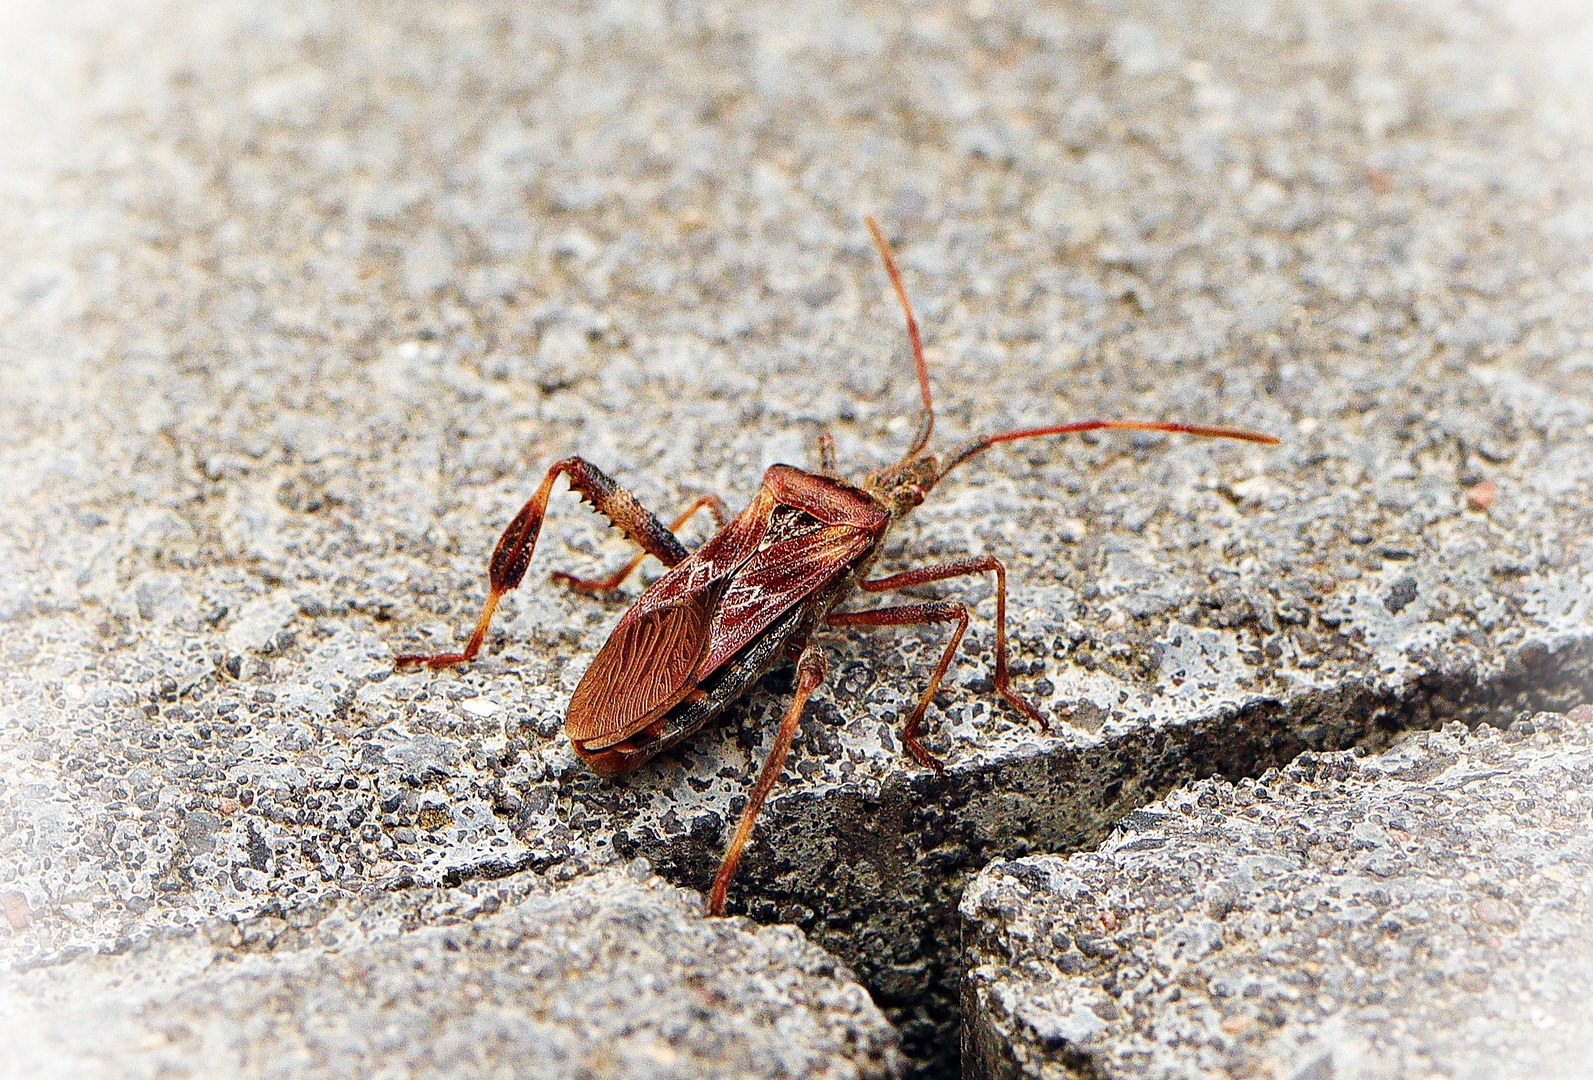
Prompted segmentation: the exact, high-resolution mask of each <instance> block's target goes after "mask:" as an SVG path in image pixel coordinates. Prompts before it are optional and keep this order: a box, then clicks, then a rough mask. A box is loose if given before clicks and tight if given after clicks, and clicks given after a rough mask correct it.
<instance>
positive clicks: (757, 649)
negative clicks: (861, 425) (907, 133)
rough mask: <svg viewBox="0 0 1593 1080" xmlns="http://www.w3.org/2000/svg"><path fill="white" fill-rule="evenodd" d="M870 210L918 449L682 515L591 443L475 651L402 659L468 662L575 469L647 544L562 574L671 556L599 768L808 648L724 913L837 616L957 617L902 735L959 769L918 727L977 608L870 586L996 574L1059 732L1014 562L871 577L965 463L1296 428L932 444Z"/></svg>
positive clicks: (604, 718)
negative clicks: (1015, 607) (1035, 658)
mask: <svg viewBox="0 0 1593 1080" xmlns="http://www.w3.org/2000/svg"><path fill="white" fill-rule="evenodd" d="M866 220H867V222H868V227H869V230H870V231H871V232H872V233H873V234H874V242H875V244H877V245H878V247H879V251H880V255H881V256H882V257H883V258H884V260H885V269H886V271H887V272H888V273H889V275H890V279H891V284H892V285H893V286H894V287H895V290H896V295H897V298H898V299H899V300H900V301H901V305H902V310H903V311H904V312H905V313H906V316H907V334H908V337H909V339H910V340H911V342H912V347H913V361H914V363H915V364H916V365H917V367H918V388H919V392H920V393H921V394H922V396H923V413H922V415H921V417H920V420H919V424H918V432H917V434H916V436H915V437H914V439H913V443H912V445H911V446H910V447H909V448H908V450H907V453H906V454H904V455H903V456H902V459H901V460H900V461H898V462H896V464H894V465H890V466H886V467H884V468H879V469H875V470H873V471H872V472H869V473H867V474H865V475H864V476H863V478H862V480H861V482H859V483H856V484H852V483H848V482H846V481H845V480H842V479H840V478H839V477H838V476H837V475H836V469H835V447H834V443H833V441H832V440H831V439H830V438H829V437H828V435H821V436H820V437H819V471H818V472H806V471H804V470H802V469H798V468H795V467H794V466H791V465H775V466H773V467H772V468H770V469H769V470H768V472H766V473H764V475H763V486H762V487H761V488H760V489H759V491H758V494H757V496H756V497H754V498H753V500H752V503H751V505H749V506H748V507H747V508H746V509H745V510H743V511H741V513H739V514H737V515H736V516H735V517H734V518H733V519H731V520H730V521H729V522H728V523H726V522H725V519H724V508H723V504H722V503H721V502H720V501H719V499H718V498H717V497H715V496H712V495H704V496H701V497H700V498H698V499H697V500H696V501H695V502H693V503H692V504H691V505H690V506H688V507H687V508H686V510H685V512H684V513H682V514H681V515H680V517H678V518H677V519H676V520H675V521H674V522H673V524H671V525H670V527H669V528H665V527H664V525H663V523H661V522H660V521H659V520H658V519H657V518H656V517H654V516H653V515H652V514H651V513H650V512H648V510H647V509H646V508H645V507H643V506H642V505H641V503H639V502H637V501H636V498H635V497H634V496H633V495H631V493H630V492H628V491H626V490H625V489H624V488H621V487H620V486H619V485H618V484H616V483H615V482H614V481H613V480H611V479H609V478H608V476H606V475H604V473H603V472H602V471H601V470H599V469H598V468H597V467H596V466H595V465H592V464H591V463H590V462H587V461H583V460H582V459H581V458H578V457H572V458H566V459H565V460H563V461H560V462H558V463H557V464H556V465H554V466H553V467H552V468H551V469H549V470H548V474H547V477H546V479H544V480H543V481H542V486H541V487H539V488H537V490H536V493H535V494H534V495H532V496H531V499H530V501H528V502H527V503H526V504H525V506H524V507H523V508H522V509H521V511H520V513H519V514H517V515H516V516H515V518H514V520H513V521H511V522H510V523H509V527H508V528H507V529H505V530H504V531H503V536H502V537H501V538H500V539H499V540H498V546H497V548H496V549H494V551H493V553H492V561H491V563H490V564H489V569H488V585H489V591H488V593H487V602H486V605H485V607H484V608H483V610H482V612H481V618H480V619H479V620H478V621H477V623H476V629H475V632H474V633H473V634H471V635H470V641H469V643H468V644H467V645H466V646H465V649H464V651H463V652H457V653H441V654H438V655H434V656H426V655H415V654H408V655H404V656H400V657H398V658H397V662H398V663H399V664H411V663H419V664H427V665H429V666H431V667H434V668H440V667H447V666H449V665H453V664H462V663H465V662H466V661H468V660H470V659H471V658H472V657H474V656H475V655H476V653H477V651H478V650H479V649H480V648H481V642H482V640H483V638H485V637H486V634H487V626H488V623H489V622H490V621H491V619H492V613H493V610H494V609H495V608H496V607H497V605H498V600H499V598H500V597H502V596H503V594H504V593H506V592H508V591H509V590H510V589H513V588H515V587H516V586H518V585H519V584H520V580H521V578H523V577H524V576H525V570H526V565H527V563H529V562H530V561H531V552H532V549H533V548H534V547H535V545H536V540H537V533H538V532H539V531H540V530H541V528H542V517H543V515H544V513H545V512H546V511H547V505H548V496H549V495H550V494H551V493H552V491H553V481H554V479H555V478H556V477H558V476H559V475H560V474H561V473H562V474H563V475H565V476H566V477H568V478H569V482H570V487H571V489H572V490H574V491H575V492H576V493H577V494H579V495H580V496H581V498H582V499H584V500H586V501H587V502H589V503H591V504H592V506H593V507H594V508H595V509H596V510H597V511H598V512H599V513H601V514H603V515H604V516H605V517H607V518H608V519H609V520H610V521H611V522H613V523H614V524H615V525H617V526H618V527H619V528H620V529H621V530H623V531H624V532H625V534H626V535H627V536H629V537H630V538H631V539H632V540H633V541H635V542H636V543H637V544H639V545H641V548H642V551H641V552H640V553H639V554H637V555H636V557H635V558H633V559H631V560H630V562H628V563H626V564H625V565H624V566H622V567H620V568H619V569H618V570H616V571H615V572H614V573H612V574H610V575H609V576H608V577H605V578H597V579H590V580H587V579H581V578H577V577H574V576H573V575H570V574H566V573H558V572H556V573H554V575H553V576H554V577H555V578H557V579H559V580H561V581H564V582H566V583H568V584H569V585H570V586H572V587H573V588H575V589H578V590H580V591H582V592H600V591H603V590H605V589H613V588H615V587H617V586H618V585H619V584H620V583H621V582H622V581H624V580H625V578H626V577H627V576H629V574H630V573H631V572H632V571H633V570H635V569H636V567H637V566H638V565H639V564H640V563H641V561H642V559H643V558H645V557H646V556H647V555H653V556H655V557H657V558H658V559H659V561H660V562H662V563H663V564H664V565H665V566H667V567H669V568H670V570H669V572H668V573H667V574H665V575H664V576H663V577H661V578H659V579H658V580H657V581H655V582H653V584H652V585H650V586H649V587H648V588H647V590H646V591H645V592H643V593H642V595H641V596H640V597H639V598H638V599H637V601H636V602H635V603H634V604H632V605H631V608H630V610H629V611H627V612H626V613H625V614H624V616H623V617H621V619H620V621H619V623H618V625H616V626H615V627H614V632H613V633H612V634H610V635H609V639H608V641H607V642H606V643H605V644H604V645H603V648H602V649H601V650H600V651H599V652H598V654H597V657H596V659H594V660H593V661H592V666H591V667H590V668H588V669H587V671H586V674H585V676H583V677H582V679H581V682H580V685H578V686H577V687H576V688H575V694H574V695H573V696H572V697H571V698H570V706H569V711H568V713H567V714H566V717H565V731H566V732H567V733H568V734H569V737H570V742H571V744H572V745H573V746H574V748H575V752H576V753H577V754H579V755H580V756H581V757H582V759H584V760H585V761H586V762H587V764H588V765H590V766H591V768H592V770H593V771H594V772H596V773H598V774H599V775H601V776H616V775H619V774H621V773H626V772H629V771H631V770H632V769H635V768H636V767H637V766H638V765H641V764H642V763H643V762H644V761H646V760H648V759H649V758H651V757H653V756H654V755H655V754H659V753H661V752H663V751H664V750H667V749H669V748H670V747H671V746H674V745H675V744H676V743H678V742H680V741H681V740H682V739H685V738H686V737H688V736H689V735H691V734H692V733H693V732H694V731H696V730H697V729H698V728H700V727H701V726H702V725H703V724H705V723H707V722H708V721H709V720H712V719H713V718H714V717H716V716H718V715H719V714H720V713H722V712H724V711H725V709H726V708H728V707H729V706H730V704H731V703H732V702H734V701H735V700H736V699H737V698H739V697H740V696H741V695H742V694H744V693H745V692H746V691H747V689H748V688H749V687H751V686H752V684H753V682H754V681H756V680H757V679H758V677H759V676H760V675H762V674H763V673H764V672H765V671H767V670H768V669H769V668H770V667H772V666H773V665H774V664H775V662H776V661H778V660H779V659H780V658H781V657H790V658H792V659H794V660H795V661H796V692H795V694H794V695H793V696H792V699H791V704H790V706H789V707H788V708H787V709H786V713H785V718H784V719H783V720H782V721H781V723H780V729H779V731H778V732H777V733H776V735H775V738H774V745H773V746H772V747H771V748H770V750H769V756H768V758H767V760H765V762H764V764H763V770H762V771H761V772H760V773H759V774H758V780H757V782H756V783H755V784H754V785H753V787H752V793H751V796H750V798H749V799H748V801H747V806H746V809H745V810H744V811H743V812H742V814H741V821H740V823H739V824H738V825H737V826H736V832H735V835H734V836H733V837H732V838H731V841H730V845H729V847H728V848H727V849H726V851H725V857H724V861H723V862H722V863H721V864H720V867H719V872H718V874H717V875H715V877H714V882H713V887H712V889H711V890H710V891H709V894H708V910H709V912H710V913H711V914H714V915H719V914H722V913H723V912H724V904H725V890H726V889H727V888H728V886H729V884H730V879H731V877H732V876H733V875H734V874H735V871H736V864H737V863H738V862H740V860H741V853H742V849H743V848H744V847H745V846H746V843H747V839H748V837H749V836H751V834H752V825H753V822H754V821H756V820H757V817H758V812H759V810H761V809H762V807H763V803H764V800H765V799H766V798H767V797H768V794H769V791H770V789H771V788H773V787H774V784H775V781H776V780H777V779H778V778H779V776H780V770H781V768H782V767H783V765H784V764H785V759H786V754H787V752H788V751H789V750H790V748H791V740H792V738H793V737H794V736H795V734H796V730H797V724H798V721H799V720H800V718H801V716H802V709H803V706H804V705H805V704H806V702H807V700H808V697H809V695H811V694H812V693H813V691H814V689H815V688H816V687H817V686H818V685H819V683H820V682H821V681H822V680H823V678H824V670H825V663H824V656H823V653H822V652H821V651H820V649H819V646H818V645H817V643H816V642H815V641H814V634H815V632H816V631H817V630H818V629H819V628H820V627H824V626H911V625H916V624H919V623H956V624H957V627H956V629H955V630H954V631H953V632H952V635H951V640H950V641H949V642H947V644H946V648H945V651H944V652H942V653H941V656H940V662H939V663H938V664H936V665H935V670H934V672H933V673H931V675H930V676H929V685H928V686H927V687H925V689H924V692H923V694H922V695H921V696H920V697H919V699H918V704H917V705H916V706H915V707H914V708H913V711H912V713H911V714H910V715H909V716H908V717H907V723H906V725H905V726H904V727H903V729H902V742H903V743H904V744H905V745H906V747H907V750H908V752H909V753H911V754H912V755H913V757H914V758H916V759H917V760H918V761H919V762H920V763H921V764H923V765H925V766H927V767H928V768H931V769H935V770H937V771H940V770H944V768H945V766H944V765H942V764H941V762H940V760H939V759H938V758H936V757H935V756H934V755H933V754H931V753H930V752H929V751H928V750H927V749H925V747H924V744H923V743H922V742H920V741H919V738H918V735H919V730H920V728H921V727H922V726H923V722H924V713H925V710H927V709H928V708H929V702H930V699H931V698H933V697H934V696H935V691H936V690H938V689H939V688H940V682H941V679H942V678H944V677H945V674H946V669H947V668H948V667H949V666H950V665H951V661H952V657H953V656H954V655H955V654H956V652H957V646H958V644H959V643H960V642H961V641H962V636H963V632H964V631H965V630H966V629H967V628H968V609H967V607H965V606H964V605H963V604H962V603H960V602H958V601H955V600H930V601H926V602H923V603H916V604H903V605H900V606H897V607H885V608H874V609H872V610H867V611H846V612H838V611H835V610H834V609H835V607H836V606H837V605H838V604H840V603H841V601H843V600H845V599H846V598H847V597H849V596H850V595H851V594H852V593H853V592H855V591H857V590H859V589H861V590H862V591H864V592H870V593H875V592H885V591H888V590H892V589H902V588H907V587H909V586H913V585H923V584H925V583H927V582H931V581H944V580H946V579H948V578H954V577H961V576H964V575H968V574H983V573H988V572H992V571H993V572H994V573H995V575H996V671H995V687H996V691H997V692H998V693H1000V694H1001V696H1002V697H1004V698H1005V699H1006V700H1007V701H1008V702H1009V703H1011V705H1012V706H1013V707H1014V708H1016V709H1017V710H1018V711H1019V712H1021V713H1023V714H1024V715H1025V716H1027V717H1029V718H1030V719H1032V720H1033V721H1034V722H1035V723H1037V724H1039V725H1040V727H1041V728H1042V729H1044V728H1045V727H1046V723H1045V718H1044V717H1042V716H1041V715H1040V713H1039V711H1038V710H1036V709H1035V708H1034V706H1032V705H1030V704H1029V703H1028V702H1027V701H1025V700H1024V699H1023V698H1021V697H1019V696H1018V695H1017V693H1015V692H1014V691H1013V689H1012V687H1011V685H1010V681H1009V679H1008V677H1007V625H1006V619H1007V573H1006V567H1005V566H1003V565H1002V563H1001V560H1000V559H997V558H996V557H995V556H994V555H980V556H976V557H973V558H967V559H959V560H957V561H955V562H949V563H943V564H941V565H939V566H926V567H923V568H921V569H918V570H908V571H906V572H904V573H900V574H889V575H887V576H885V577H880V578H873V579H870V578H868V577H867V573H868V570H869V568H870V566H871V565H872V564H873V562H874V559H875V557H876V556H877V555H878V554H879V550H880V545H881V544H882V543H883V541H884V539H885V534H886V533H887V532H889V531H890V527H891V525H892V524H893V523H894V522H896V521H897V520H898V519H900V518H902V517H905V516H906V515H907V514H908V513H909V512H910V511H911V510H912V509H913V508H914V507H915V506H917V505H919V504H920V503H922V502H923V501H924V497H925V496H926V495H928V494H929V492H930V491H931V490H932V489H933V488H934V487H935V485H936V484H938V483H940V481H941V480H942V479H943V478H944V477H945V476H946V474H947V473H949V472H950V471H951V470H952V469H955V468H956V467H957V466H958V465H961V464H962V463H963V462H965V461H967V460H968V459H969V458H971V457H973V456H975V455H976V454H979V453H981V452H983V451H984V450H987V449H989V448H990V447H992V446H994V445H996V444H997V443H1003V442H1011V441H1012V440H1014V439H1027V438H1030V437H1033V436H1039V435H1060V434H1063V433H1065V432H1077V431H1093V430H1097V429H1100V428H1128V429H1135V430H1149V431H1180V432H1185V433H1188V434H1191V435H1207V436H1212V437H1217V438H1227V439H1245V440H1248V441H1250V442H1259V443H1276V442H1277V441H1278V440H1277V439H1275V438H1273V437H1272V436H1271V435H1263V434H1261V433H1259V432H1255V431H1243V430H1239V429H1235V428H1225V427H1205V426H1197V425H1192V424H1175V423H1159V422H1152V421H1138V420H1083V421H1078V422H1076V423H1071V424H1057V425H1054V426H1050V427H1036V428H1023V429H1020V430H1017V431H1005V432H1001V433H1000V434H996V435H982V436H980V437H978V438H976V439H972V440H970V441H968V442H966V443H963V444H962V445H961V446H958V447H956V448H955V449H953V450H952V451H951V452H950V453H949V454H948V455H946V456H945V458H944V459H942V458H941V457H940V456H938V455H935V454H929V453H925V452H924V448H925V446H927V445H928V443H929V436H930V433H931V432H932V431H933V429H934V426H935V410H934V406H933V404H932V403H931V401H930V395H929V372H928V369H927V368H926V366H925V364H924V346H923V341H922V339H921V338H920V336H919V333H918V323H917V320H915V319H914V318H913V309H912V305H911V304H909V303H908V300H907V291H906V290H905V289H904V288H903V287H902V279H901V275H900V274H899V273H898V272H897V269H896V262H895V260H894V259H893V258H892V257H891V252H890V247H889V245H887V243H886V242H885V237H884V235H883V234H882V233H881V232H880V229H879V225H878V224H877V223H876V222H875V221H874V219H873V218H867V219H866ZM704 506H706V507H708V509H709V510H710V511H711V512H712V513H713V516H714V520H715V521H716V522H717V523H718V525H719V526H720V528H719V531H718V532H717V533H716V534H715V535H714V536H713V537H712V538H711V539H709V540H707V541H706V542H705V543H703V544H702V546H701V547H699V548H698V549H697V550H696V551H694V552H688V551H687V550H686V549H685V548H684V547H683V546H682V545H681V543H680V541H679V540H678V539H676V537H675V533H674V530H675V529H678V528H680V527H681V526H682V525H684V524H685V522H686V520H687V519H688V518H689V517H691V515H692V514H694V513H695V512H696V511H697V510H699V509H701V508H702V507H704Z"/></svg>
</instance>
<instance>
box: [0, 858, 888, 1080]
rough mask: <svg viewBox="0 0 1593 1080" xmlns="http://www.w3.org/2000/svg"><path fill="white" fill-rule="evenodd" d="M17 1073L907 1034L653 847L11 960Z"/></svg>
mask: <svg viewBox="0 0 1593 1080" xmlns="http://www.w3.org/2000/svg"><path fill="white" fill-rule="evenodd" d="M4 989H5V991H6V993H5V995H4V997H3V998H0V1024H3V1026H4V1027H5V1029H6V1031H7V1032H8V1035H7V1045H6V1052H5V1054H4V1055H3V1057H0V1076H5V1077H16V1078H18V1080H21V1078H23V1077H26V1078H28V1080H44V1078H47V1077H73V1078H82V1080H113V1078H128V1080H133V1078H143V1077H150V1078H155V1077H171V1076H202V1075H218V1076H240V1077H241V1076H249V1077H261V1078H265V1077H293V1078H296V1080H297V1078H303V1080H323V1078H324V1080H333V1078H338V1077H348V1076H358V1075H372V1074H379V1075H381V1076H384V1077H427V1078H449V1077H461V1078H462V1077H479V1076H483V1075H491V1076H494V1077H506V1078H507V1077H524V1078H526V1080H533V1078H534V1080H543V1078H556V1077H569V1078H572V1080H573V1078H575V1077H614V1078H616V1080H617V1078H626V1080H630V1078H636V1080H670V1078H677V1080H686V1078H693V1077H704V1076H715V1077H744V1078H748V1080H751V1078H754V1077H757V1078H763V1077H792V1078H796V1077H815V1078H824V1080H887V1078H894V1077H900V1076H901V1075H902V1073H903V1067H904V1059H903V1058H902V1054H901V1051H900V1049H899V1042H900V1036H899V1035H898V1034H897V1032H896V1031H895V1029H894V1028H892V1027H891V1025H890V1023H889V1022H888V1021H887V1020H886V1019H885V1017H884V1016H883V1015H882V1014H881V1013H880V1011H879V1008H878V1007H877V1006H875V1004H874V1003H873V1002H872V1001H870V1000H869V997H868V992H867V991H865V990H864V989H863V988H862V987H861V986H860V985H858V983H857V981H856V979H855V978H854V977H853V975H852V973H851V972H850V971H848V970H847V968H846V967H845V966H844V965H842V964H840V963H839V962H838V961H837V960H836V959H835V958H834V957H833V956H831V955H829V954H828V953H826V952H824V951H823V950H822V949H820V948H818V947H817V946H814V945H812V944H809V943H808V942H807V941H806V940H805V939H804V938H803V937H802V934H801V932H800V931H798V930H796V929H795V928H793V927H788V926H773V927H759V926H756V925H753V924H751V923H749V922H747V921H745V920H742V919H728V920H726V919H708V918H705V917H704V916H703V912H702V901H701V898H700V897H698V896H697V895H696V894H695V893H690V892H686V891H684V890H681V889H677V888H675V887H673V886H670V885H668V884H666V883H665V882H663V881H662V880H660V879H659V878H657V877H654V876H651V875H650V874H649V873H648V872H647V870H646V868H645V866H644V865H636V866H632V867H627V868H625V869H618V868H609V869H600V870H596V871H590V872H584V871H582V870H581V869H579V868H576V867H571V866H564V865H561V866H560V867H558V868H555V870H554V871H553V872H552V873H551V874H549V875H547V876H544V875H540V874H534V873H521V874H516V875H513V876H511V877H508V878H504V879H501V880H497V881H489V882H472V883H470V884H469V885H466V886H462V887H460V888H454V889H426V888H414V889H407V890H403V891H399V892H373V893H371V894H368V895H366V896H362V897H360V898H358V899H341V900H336V901H331V902H328V903H324V904H320V905H317V906H315V907H312V908H308V909H304V910H297V911H277V912H276V913H275V914H270V915H260V916H256V917H252V918H246V919H241V920H236V921H234V920H229V919H214V920H211V921H209V922H207V923H205V924H203V925H202V926H200V927H198V928H188V930H187V932H186V933H165V934H160V935H155V936H154V937H151V938H145V939H143V940H141V941H139V942H137V943H124V944H123V945H121V946H120V947H119V948H118V949H116V950H114V951H111V952H107V953H103V954H100V955H89V956H82V957H77V958H70V959H63V960H61V961H60V962H57V963H52V964H46V965H43V966H40V967H37V968H33V969H31V970H27V971H24V972H21V973H19V974H13V975H11V976H7V977H6V980H5V984H4Z"/></svg>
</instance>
